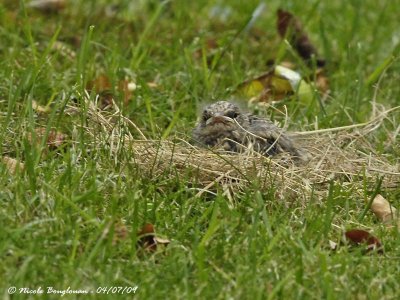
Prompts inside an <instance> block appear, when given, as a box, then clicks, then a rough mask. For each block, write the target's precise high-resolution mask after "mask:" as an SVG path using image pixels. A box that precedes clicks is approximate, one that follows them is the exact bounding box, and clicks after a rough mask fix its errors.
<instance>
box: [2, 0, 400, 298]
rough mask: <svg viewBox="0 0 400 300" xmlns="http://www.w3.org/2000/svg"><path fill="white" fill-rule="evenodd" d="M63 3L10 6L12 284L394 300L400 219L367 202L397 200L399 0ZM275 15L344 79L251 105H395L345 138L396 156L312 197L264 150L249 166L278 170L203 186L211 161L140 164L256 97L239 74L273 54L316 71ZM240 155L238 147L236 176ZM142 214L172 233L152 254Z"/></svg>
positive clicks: (160, 232)
mask: <svg viewBox="0 0 400 300" xmlns="http://www.w3.org/2000/svg"><path fill="white" fill-rule="evenodd" d="M61 2H63V1H59V3H61ZM64 2H65V3H64V5H63V7H60V6H59V7H55V8H54V9H53V10H51V11H43V9H42V10H40V9H37V8H34V7H32V5H29V3H28V1H23V0H21V1H14V0H3V1H2V3H0V24H1V25H0V39H1V43H0V112H1V114H0V126H1V132H0V141H1V143H0V145H1V152H2V163H0V176H1V180H0V227H1V228H2V229H1V230H0V241H1V242H0V257H1V259H0V295H1V296H2V297H4V298H5V299H8V298H13V299H14V298H15V299H19V298H20V299H26V298H36V296H35V295H33V294H29V293H28V290H29V291H30V292H32V293H33V292H34V291H38V290H40V289H43V291H44V292H43V294H46V295H47V296H44V297H48V298H58V297H60V295H59V294H55V293H50V292H49V291H48V287H52V288H53V289H55V290H59V291H65V290H67V289H68V288H69V289H70V290H84V291H89V292H93V293H91V297H92V298H102V297H104V298H110V299H112V298H115V297H116V295H118V296H119V297H121V298H122V297H123V298H125V297H136V298H139V299H165V298H172V299H191V298H194V299H197V298H199V299H210V298H211V299H212V298H216V299H217V298H218V299H275V298H279V299H398V297H399V296H398V295H399V291H398V290H399V289H400V282H399V278H400V275H399V274H400V264H399V253H400V239H399V237H400V235H399V230H398V228H397V227H396V226H395V227H394V228H390V227H388V226H386V224H383V223H382V222H380V221H379V220H378V219H377V218H376V216H375V215H374V214H373V213H372V212H371V211H370V209H369V206H370V204H371V200H372V199H373V198H374V197H375V196H376V195H377V194H378V193H379V194H381V195H382V196H383V197H385V198H386V199H387V200H388V201H389V202H390V203H391V204H392V205H393V206H394V207H396V208H400V187H399V183H400V169H399V163H400V161H399V154H400V150H399V147H398V145H399V141H400V137H399V136H400V133H399V130H400V129H399V128H400V114H399V109H395V107H396V106H398V105H400V101H399V95H400V85H399V81H400V62H399V59H398V58H399V49H400V46H399V45H400V32H399V26H398V8H399V7H400V1H399V0H393V1H373V0H365V1H356V0H354V1H344V0H334V1H318V0H317V1H316V0H305V1H294V0H289V1H284V2H283V1H276V0H273V1H256V0H250V1H240V0H234V1H227V0H222V1H206V0H198V1H185V0H175V1H169V2H168V1H167V2H163V1H156V0H149V1H144V0H143V1H142V0H136V1H128V0H119V1H106V0H101V1H94V0H89V1H79V0H70V1H64ZM111 2H112V3H113V5H112V4H111ZM279 8H281V9H284V10H288V11H290V12H292V13H293V14H294V15H295V16H296V17H297V18H298V19H299V20H301V22H302V24H303V28H304V30H305V31H306V32H307V34H308V36H309V38H310V40H311V41H312V43H313V44H314V46H315V47H316V48H317V49H318V52H319V54H320V56H321V57H322V58H324V59H325V61H326V64H325V75H326V76H327V78H329V90H330V92H329V94H326V95H321V94H319V93H318V92H315V93H312V94H311V95H310V97H309V98H310V99H309V100H308V101H306V102H302V101H301V99H299V97H297V96H296V95H294V96H291V97H285V99H283V100H281V101H275V102H271V103H269V105H268V106H265V105H257V104H256V105H250V106H249V108H248V109H249V110H254V111H255V112H256V113H258V114H261V115H264V116H269V117H270V118H273V119H274V120H275V122H277V123H279V124H280V125H281V126H283V125H284V124H285V123H286V125H287V126H288V130H289V131H297V132H299V131H302V132H305V131H317V132H318V130H322V129H329V128H340V127H343V126H353V125H357V124H363V123H368V124H369V122H371V120H373V119H374V118H376V117H377V116H379V115H380V114H381V115H382V112H384V111H387V110H391V111H390V112H388V113H387V114H386V115H385V117H384V118H382V119H381V120H380V122H378V123H377V126H372V129H371V127H368V128H370V129H371V130H369V131H368V134H365V135H364V133H363V132H364V131H362V129H360V128H363V127H356V128H354V130H353V129H349V130H348V131H346V134H348V136H349V139H350V140H349V141H347V143H348V144H351V145H353V141H354V143H357V142H359V141H362V142H363V143H361V145H369V146H370V147H368V148H362V147H361V148H357V147H352V148H351V147H350V148H349V149H353V150H352V151H356V150H357V151H359V152H360V153H361V152H362V153H364V154H365V155H366V156H370V157H375V158H377V159H379V160H382V161H385V164H386V165H387V166H391V169H390V170H389V169H388V170H387V171H386V172H385V170H382V172H381V173H379V174H378V173H376V174H375V175H373V176H370V175H368V174H367V173H368V172H367V171H366V170H367V167H368V166H364V165H360V169H359V170H354V173H355V174H354V176H350V177H349V176H346V174H344V175H343V176H336V177H333V178H327V179H326V181H325V182H324V183H323V184H314V183H313V182H311V183H310V188H309V189H304V191H303V190H302V193H301V194H298V192H289V191H288V190H290V187H289V186H285V185H284V184H285V181H283V183H282V180H281V181H279V180H280V179H279V178H278V177H279V174H270V173H268V170H269V169H268V168H269V162H270V160H269V158H262V157H258V158H257V159H254V158H253V160H252V161H254V162H255V163H257V162H259V164H260V168H262V169H263V170H264V171H265V173H262V174H269V175H268V176H267V175H263V176H267V177H268V178H267V179H266V177H265V178H264V177H263V178H260V177H257V176H253V177H252V178H250V179H248V180H242V181H238V180H232V181H230V182H229V181H223V180H218V178H217V177H218V176H219V175H214V178H212V176H211V177H210V175H209V174H210V173H207V174H208V175H207V176H208V177H207V178H206V179H204V170H203V168H202V166H201V164H200V165H199V166H197V167H195V166H193V165H189V164H187V165H186V164H184V163H182V164H178V163H171V164H169V163H168V162H169V160H164V161H162V159H160V158H154V161H151V160H149V161H150V163H149V161H145V160H144V158H143V157H144V156H143V155H141V153H145V150H143V149H142V148H140V149H142V150H140V151H142V152H140V151H138V148H135V147H138V146H135V145H148V146H144V147H145V148H146V147H149V149H150V150H151V149H153V150H154V149H156V155H155V156H157V155H158V153H159V151H161V150H162V149H163V147H165V145H167V144H168V146H169V147H170V146H171V145H172V146H171V147H175V146H174V145H176V147H182V145H185V143H184V141H187V142H189V143H191V142H192V141H191V131H192V128H193V127H194V126H195V124H196V119H197V116H198V114H199V112H200V109H201V107H202V106H203V105H204V104H205V103H209V102H213V101H216V100H219V99H230V98H231V97H235V99H236V101H238V102H240V103H241V104H242V105H243V106H247V104H248V100H249V99H248V97H247V98H246V96H243V95H242V96H237V93H236V89H237V87H238V85H240V84H241V83H242V82H244V81H246V80H248V79H251V78H255V77H257V76H258V75H260V74H262V73H265V72H266V71H268V70H269V68H270V67H269V65H270V64H271V61H274V62H275V63H276V64H280V63H282V62H287V61H289V62H292V63H293V64H296V65H297V66H299V67H298V68H297V70H299V72H300V73H301V74H303V73H305V72H306V71H308V72H313V71H314V68H315V65H314V66H311V67H307V66H306V65H305V63H304V62H303V61H302V60H301V58H300V57H299V55H297V54H296V51H295V49H294V48H293V47H292V46H291V45H290V43H289V42H288V41H286V42H285V41H284V40H283V39H282V38H280V36H279V34H278V32H277V29H276V18H277V16H276V11H277V10H278V9H279ZM97 94H99V96H97ZM233 95H235V96H233ZM111 98H112V99H113V101H114V103H112V101H111ZM253 104H254V103H253ZM94 105H97V106H98V107H99V108H98V109H96V108H95V107H94ZM392 108H393V109H392ZM285 111H286V115H285ZM100 117H104V120H103V121H101V120H100ZM99 120H100V121H99ZM371 124H372V123H371ZM373 124H375V123H373ZM358 130H360V131H358ZM321 132H323V131H321ZM360 132H361V133H360ZM321 134H322V133H321ZM360 136H361V138H360ZM126 137H129V138H126ZM331 138H332V139H333V141H335V138H336V136H335V134H334V133H332V135H331ZM143 139H147V140H148V141H151V143H150V144H143V143H142V144H141V142H143ZM49 140H50V142H52V143H51V144H49ZM333 143H334V142H333ZM338 143H339V142H338ZM132 145H133V146H132ZM187 147H188V149H189V148H190V147H192V146H190V145H187ZM160 149H161V150H160ZM174 149H175V148H174ZM177 149H178V148H177ZM194 149H196V148H194ZM150 150H149V151H150ZM178 150H179V149H178ZM178 150H172V151H171V153H172V154H171V157H170V159H171V161H173V160H174V158H173V154H174V153H175V152H174V151H177V152H178ZM179 151H181V150H179ZM193 151H197V150H193ZM199 151H203V152H201V153H207V155H209V157H210V161H213V160H212V159H213V157H214V156H215V157H219V156H220V155H219V154H218V153H216V152H213V151H211V150H207V149H206V150H204V149H203V150H199ZM160 153H161V152H160ZM160 155H161V154H160ZM241 155H242V154H236V155H226V156H223V159H224V160H225V161H228V162H229V163H230V165H231V168H232V170H233V171H235V170H236V169H237V165H238V163H237V161H238V160H240V159H241V158H240V157H241ZM254 155H255V157H256V154H254ZM160 157H161V156H160ZM205 157H206V156H205ZM207 157H208V156H207ZM10 158H12V159H15V161H13V162H16V161H17V162H20V163H21V165H19V164H17V163H16V164H15V166H16V167H15V168H13V167H11V166H10V163H8V164H7V162H10ZM341 161H342V160H337V161H336V160H335V158H333V162H334V163H336V164H337V168H339V169H340V168H341V167H342V166H340V162H341ZM206 163H207V160H206V159H204V164H206ZM216 168H217V167H216ZM288 168H290V167H284V168H283V169H282V170H283V171H282V174H283V173H285V172H286V171H285V170H288ZM204 169H205V168H204ZM393 170H395V171H393ZM396 170H397V171H396ZM218 171H220V170H218ZM224 172H225V171H224ZM229 172H230V171H229ZM260 174H261V173H260ZM285 174H286V173H285ZM282 176H283V175H282ZM221 178H222V177H221ZM224 178H225V177H224ZM246 178H247V177H246ZM274 179H276V180H278V181H279V182H278V181H274ZM266 181H268V184H266ZM205 189H206V190H205ZM145 224H153V225H154V228H155V231H156V234H157V238H162V239H167V240H169V241H170V242H169V244H168V245H163V244H161V243H159V244H158V245H157V247H154V245H153V246H151V245H150V247H148V246H149V242H147V244H146V243H145V242H144V240H145V238H143V236H141V234H139V233H140V231H141V230H142V228H143V226H144V225H145ZM351 229H363V230H366V231H368V232H370V233H371V234H373V235H374V236H376V237H378V238H379V240H380V241H381V243H382V244H383V246H384V254H379V253H378V252H377V251H371V252H368V253H365V245H360V246H358V247H357V246H355V247H354V246H351V245H347V244H346V243H344V242H343V241H342V240H343V235H344V232H345V231H346V230H351ZM147 233H148V232H147ZM150 240H152V239H151V237H150ZM330 240H331V241H335V242H338V243H339V242H340V241H342V244H341V245H340V246H339V247H338V249H336V250H333V249H331V247H330V244H329V241H330ZM150 244H151V242H150ZM154 248H156V249H154ZM10 287H15V288H16V292H15V294H14V295H13V296H10V295H9V291H10V289H9V288H10ZM113 287H122V288H126V289H125V290H124V292H122V291H121V290H119V291H117V290H116V289H114V290H112V288H113ZM128 287H130V288H131V290H130V292H129V293H128V291H129V290H128V289H127V288H128ZM21 288H27V289H26V290H21ZM109 288H111V290H109ZM396 291H397V292H396ZM96 292H97V293H96ZM107 292H108V295H107ZM42 296H43V295H42ZM65 297H69V298H74V297H78V296H76V295H69V296H65Z"/></svg>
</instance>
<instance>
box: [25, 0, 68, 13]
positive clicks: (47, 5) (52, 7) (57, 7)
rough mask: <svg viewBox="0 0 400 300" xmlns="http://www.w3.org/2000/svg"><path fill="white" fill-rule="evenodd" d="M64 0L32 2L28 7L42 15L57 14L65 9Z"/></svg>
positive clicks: (37, 0)
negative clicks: (42, 13)
mask: <svg viewBox="0 0 400 300" xmlns="http://www.w3.org/2000/svg"><path fill="white" fill-rule="evenodd" d="M66 4H67V3H66V0H33V1H31V2H29V3H28V5H27V6H28V7H30V8H34V9H37V10H39V11H41V12H44V13H58V12H60V11H61V10H63V9H64V8H65V7H66Z"/></svg>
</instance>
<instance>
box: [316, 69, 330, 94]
mask: <svg viewBox="0 0 400 300" xmlns="http://www.w3.org/2000/svg"><path fill="white" fill-rule="evenodd" d="M315 86H316V87H317V89H318V90H319V91H320V92H321V93H322V94H326V93H329V79H328V77H327V76H326V75H325V70H324V69H323V68H318V69H317V71H316V72H315Z"/></svg>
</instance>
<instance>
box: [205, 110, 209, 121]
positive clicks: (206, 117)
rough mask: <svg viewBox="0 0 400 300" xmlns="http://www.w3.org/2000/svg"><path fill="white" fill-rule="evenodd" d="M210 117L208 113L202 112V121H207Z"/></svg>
mask: <svg viewBox="0 0 400 300" xmlns="http://www.w3.org/2000/svg"><path fill="white" fill-rule="evenodd" d="M210 117H211V115H210V113H209V112H208V111H206V110H205V111H204V112H203V121H207V120H208V119H209V118H210Z"/></svg>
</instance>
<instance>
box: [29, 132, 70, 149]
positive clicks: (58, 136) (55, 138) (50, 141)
mask: <svg viewBox="0 0 400 300" xmlns="http://www.w3.org/2000/svg"><path fill="white" fill-rule="evenodd" d="M45 135H46V128H44V127H42V128H36V129H35V139H34V135H32V134H29V135H28V140H29V141H30V142H31V143H32V144H34V145H40V143H41V141H42V139H43V137H44V136H45ZM66 137H67V136H66V135H65V134H63V133H61V132H59V131H57V130H55V129H50V131H49V132H48V134H47V139H46V145H47V147H48V148H49V149H50V150H56V149H58V148H60V147H61V146H62V145H63V144H64V143H65V140H66Z"/></svg>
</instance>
